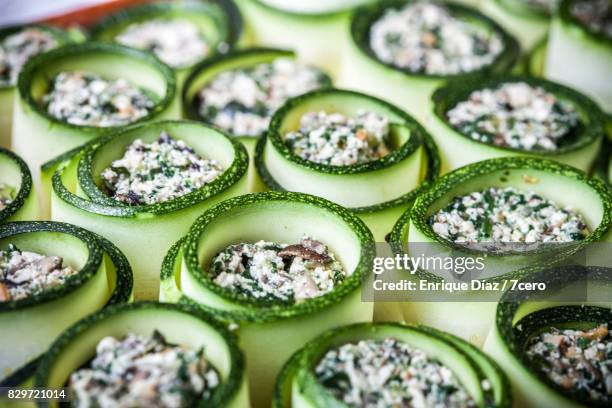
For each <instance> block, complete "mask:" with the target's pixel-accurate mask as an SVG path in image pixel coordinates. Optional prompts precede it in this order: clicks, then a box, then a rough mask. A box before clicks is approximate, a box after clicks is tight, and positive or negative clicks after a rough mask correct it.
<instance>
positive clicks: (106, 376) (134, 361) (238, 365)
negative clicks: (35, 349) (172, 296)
mask: <svg viewBox="0 0 612 408" xmlns="http://www.w3.org/2000/svg"><path fill="white" fill-rule="evenodd" d="M34 386H35V387H44V388H65V389H66V391H67V394H68V395H66V397H67V398H69V399H70V404H69V406H71V407H74V408H79V407H91V406H96V407H101V408H112V407H125V406H130V407H162V406H163V407H185V408H187V407H207V408H208V407H213V408H247V407H248V406H249V404H248V389H247V387H246V375H245V362H244V356H243V354H242V352H241V351H240V349H239V348H238V346H237V345H236V338H235V336H234V335H233V334H232V333H231V332H229V331H228V330H227V329H226V328H225V327H224V326H223V325H222V324H221V323H219V322H218V321H217V320H215V319H214V318H213V317H212V316H210V315H208V314H206V313H204V312H202V311H201V310H198V309H197V308H194V307H189V306H187V305H170V304H163V303H154V302H138V303H133V304H130V305H120V306H114V307H109V308H107V309H104V310H102V311H100V312H98V313H95V314H93V315H90V316H88V317H86V318H84V319H82V320H80V321H78V322H76V323H75V324H74V325H73V326H72V327H70V328H69V329H68V330H66V331H64V332H63V333H62V334H61V335H60V336H59V337H58V338H57V339H56V340H55V342H54V343H53V344H52V346H51V348H50V349H49V351H48V352H47V354H46V355H45V356H44V358H43V359H42V361H41V363H40V365H39V367H38V370H37V371H36V378H35V384H34ZM39 406H41V407H59V406H62V404H61V403H58V402H45V403H39Z"/></svg>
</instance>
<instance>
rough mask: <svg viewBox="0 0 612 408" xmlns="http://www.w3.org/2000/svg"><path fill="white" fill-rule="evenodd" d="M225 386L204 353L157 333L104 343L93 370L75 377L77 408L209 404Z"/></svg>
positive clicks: (168, 407)
mask: <svg viewBox="0 0 612 408" xmlns="http://www.w3.org/2000/svg"><path fill="white" fill-rule="evenodd" d="M219 382H220V378H219V374H218V372H217V370H216V369H215V367H214V366H212V364H210V362H209V361H207V359H206V357H205V356H204V349H203V348H200V349H198V350H193V349H190V348H187V347H183V346H177V345H172V344H169V343H167V342H166V339H165V338H164V336H163V335H162V334H161V333H159V332H158V331H155V332H153V335H152V336H142V335H135V334H128V335H127V336H126V337H125V338H123V339H117V338H115V337H111V336H109V337H105V338H103V339H102V340H100V342H99V343H98V345H97V347H96V356H95V357H94V358H93V359H92V360H91V362H90V363H89V364H88V367H85V368H82V369H80V370H78V371H75V372H74V373H73V374H72V375H71V376H70V383H69V387H70V390H71V392H72V394H73V396H74V398H75V402H73V404H75V406H77V407H83V408H84V407H100V408H131V407H164V408H182V407H192V406H196V405H197V402H198V401H200V400H206V399H209V398H210V397H211V395H212V393H213V392H214V390H215V388H216V387H217V386H218V385H219Z"/></svg>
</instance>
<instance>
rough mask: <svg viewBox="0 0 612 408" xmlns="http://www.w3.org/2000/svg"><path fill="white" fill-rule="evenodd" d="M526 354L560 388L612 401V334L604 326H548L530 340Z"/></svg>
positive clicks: (607, 401) (596, 399)
mask: <svg viewBox="0 0 612 408" xmlns="http://www.w3.org/2000/svg"><path fill="white" fill-rule="evenodd" d="M527 357H528V358H529V359H530V360H531V361H533V362H534V363H535V364H537V366H538V368H539V370H541V372H542V373H544V374H545V375H546V377H548V378H549V379H550V380H552V381H553V382H554V383H555V384H557V385H559V386H560V387H562V388H564V389H566V390H568V391H572V392H575V393H577V394H578V395H581V396H582V397H584V398H586V399H589V400H592V401H598V402H604V403H612V336H611V335H610V332H609V331H608V326H607V325H605V324H603V325H600V326H597V327H595V328H593V329H591V330H572V329H564V330H560V329H556V328H550V329H548V330H546V331H544V332H543V333H541V334H539V335H538V336H535V337H534V338H533V339H531V341H530V344H529V345H528V347H527Z"/></svg>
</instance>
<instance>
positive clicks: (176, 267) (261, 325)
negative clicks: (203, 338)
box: [160, 192, 374, 407]
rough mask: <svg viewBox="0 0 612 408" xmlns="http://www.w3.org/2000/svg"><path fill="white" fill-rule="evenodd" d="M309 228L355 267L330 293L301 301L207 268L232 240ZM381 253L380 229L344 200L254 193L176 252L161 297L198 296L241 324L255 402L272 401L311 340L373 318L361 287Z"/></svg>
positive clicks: (193, 299) (209, 220)
mask: <svg viewBox="0 0 612 408" xmlns="http://www.w3.org/2000/svg"><path fill="white" fill-rule="evenodd" d="M303 234H306V235H309V236H311V237H314V238H315V239H318V240H321V242H323V243H324V244H325V245H327V246H328V247H329V248H330V250H331V251H332V252H333V253H334V254H335V256H336V257H337V259H338V260H339V261H340V262H341V264H342V265H343V267H344V270H345V271H346V272H347V275H348V276H347V277H346V278H345V279H344V280H343V281H342V283H341V284H339V285H338V286H337V287H336V288H334V289H333V290H332V291H330V292H328V293H326V294H323V295H322V296H318V297H314V298H310V299H307V300H303V301H299V302H293V303H292V302H279V301H274V300H268V299H265V298H258V297H253V296H243V295H242V294H240V293H239V292H236V291H234V290H232V289H229V288H226V287H221V286H219V285H217V284H216V283H214V281H213V280H212V278H210V277H209V275H208V274H205V273H204V272H203V265H209V264H210V262H211V260H212V259H213V257H214V256H215V254H217V253H218V252H219V251H221V250H222V249H224V248H226V247H227V246H228V245H231V244H238V243H245V242H246V243H249V242H257V241H259V240H264V241H272V242H278V243H285V242H298V241H299V240H300V238H301V237H302V235H303ZM373 256H374V245H373V237H372V234H371V233H370V231H369V230H368V229H367V228H366V226H365V225H364V224H363V222H362V221H361V220H359V218H357V217H356V216H354V215H353V214H352V213H350V212H349V211H347V210H346V209H344V208H342V207H340V206H339V205H337V204H334V203H331V202H329V201H327V200H324V199H322V198H319V197H314V196H309V195H305V194H299V193H286V192H285V193H277V192H264V193H259V194H249V195H245V196H241V197H236V198H233V199H230V200H227V201H225V202H223V203H221V204H219V205H218V206H216V207H214V208H212V209H210V210H209V211H207V212H206V213H205V214H204V215H202V217H200V218H199V219H198V220H197V221H196V222H195V224H194V225H193V226H192V228H191V230H190V231H189V233H188V234H187V235H186V236H185V237H184V238H183V239H182V240H181V241H179V242H178V243H177V244H176V245H175V246H174V247H173V248H172V249H171V250H170V251H169V252H168V255H167V256H166V259H165V261H164V265H163V268H162V274H161V281H162V282H161V294H160V300H161V301H164V302H188V303H192V304H197V305H199V306H200V307H202V308H203V309H205V310H208V311H210V312H211V313H212V314H214V315H215V316H217V317H219V318H221V319H223V320H225V321H227V322H229V323H233V324H234V325H237V331H238V334H239V337H240V345H241V347H242V348H243V350H244V351H245V354H246V358H247V361H248V362H249V364H248V370H249V378H250V389H251V404H252V406H257V407H259V406H261V407H263V406H268V405H269V404H270V401H271V398H272V392H273V387H274V385H273V384H274V379H275V378H276V375H277V374H278V371H279V370H280V369H281V367H282V365H283V363H284V362H285V360H286V359H287V358H289V356H290V355H291V354H293V353H294V352H295V351H296V350H297V349H299V348H300V347H302V346H303V344H304V342H305V341H307V340H308V339H311V338H313V337H315V336H317V335H319V334H320V333H322V332H323V331H324V330H326V329H329V328H332V327H336V326H339V325H341V324H344V323H347V322H367V321H371V320H372V310H373V303H371V302H362V301H361V290H360V288H361V281H362V279H363V278H364V276H365V274H367V273H368V272H369V270H370V267H371V262H372V260H373ZM204 267H206V266H204Z"/></svg>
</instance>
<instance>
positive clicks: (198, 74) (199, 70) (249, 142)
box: [183, 48, 331, 192]
mask: <svg viewBox="0 0 612 408" xmlns="http://www.w3.org/2000/svg"><path fill="white" fill-rule="evenodd" d="M278 59H289V60H292V61H294V62H297V56H296V54H295V53H293V52H292V51H285V50H280V49H274V48H250V49H246V50H240V51H234V52H231V53H229V54H227V55H218V56H216V57H212V58H209V59H208V60H206V61H203V62H202V63H200V64H198V65H197V66H196V67H195V68H194V69H193V71H192V72H191V74H190V75H189V77H188V78H187V80H186V81H185V86H184V88H183V111H184V115H185V117H187V118H189V119H193V120H199V121H202V122H205V123H209V124H214V123H213V118H210V117H205V116H203V115H202V114H201V113H200V109H199V104H200V103H201V102H200V101H201V100H200V98H199V96H198V94H199V93H200V91H201V90H202V89H203V88H205V87H206V86H208V85H209V84H210V83H212V82H213V81H214V80H215V79H217V78H219V76H220V75H223V74H224V73H225V74H227V73H229V72H232V71H239V70H245V69H252V68H253V67H255V66H258V65H260V64H272V63H273V62H274V61H276V60H278ZM319 75H320V85H321V87H325V86H329V85H331V79H330V77H329V76H328V75H327V74H325V73H324V72H323V71H320V72H319ZM228 91H229V90H228ZM225 130H226V131H228V132H229V133H232V132H231V130H232V129H225ZM232 136H233V137H235V138H237V139H238V140H239V141H240V142H241V143H242V144H244V146H245V147H246V148H247V151H248V152H249V157H250V158H251V162H250V166H249V191H251V192H256V191H260V190H262V189H263V186H262V182H261V180H260V178H259V177H258V174H257V171H256V170H255V166H254V164H253V157H254V153H255V144H256V143H257V140H258V137H259V136H261V135H259V136H250V135H240V134H232Z"/></svg>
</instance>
